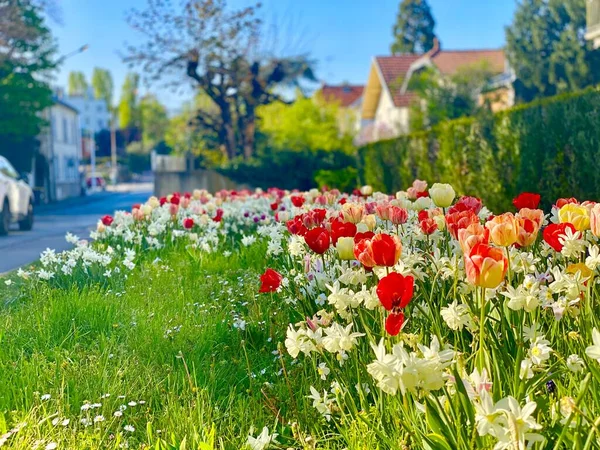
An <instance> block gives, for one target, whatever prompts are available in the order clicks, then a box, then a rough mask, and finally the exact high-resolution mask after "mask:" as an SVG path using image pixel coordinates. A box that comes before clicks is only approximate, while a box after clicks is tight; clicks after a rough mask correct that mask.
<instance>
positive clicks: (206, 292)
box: [0, 245, 335, 449]
mask: <svg viewBox="0 0 600 450" xmlns="http://www.w3.org/2000/svg"><path fill="white" fill-rule="evenodd" d="M263 254H264V248H263V247H262V246H261V245H254V246H252V247H250V248H244V249H243V250H238V251H235V252H234V253H233V254H232V255H231V256H229V257H226V256H224V255H222V254H219V255H211V256H208V255H206V256H204V257H203V258H202V259H201V260H197V259H194V258H193V257H191V256H189V255H187V254H185V253H182V252H172V253H171V254H169V255H166V256H165V255H163V257H162V259H161V260H160V261H157V260H153V261H150V260H147V261H146V262H145V263H142V264H139V265H138V267H136V269H135V270H134V271H133V272H132V274H131V275H130V276H129V278H128V279H127V281H126V285H125V286H124V288H122V289H113V288H112V287H111V286H109V287H108V288H107V287H98V286H96V285H93V284H92V285H90V286H87V287H84V288H83V289H81V288H80V287H78V286H81V285H82V283H81V281H82V280H75V282H74V284H73V286H72V287H71V288H68V289H62V288H51V287H49V286H47V285H42V284H38V285H36V288H34V289H31V290H25V291H24V292H25V293H24V294H22V295H19V292H20V291H19V289H17V286H16V285H17V284H18V283H19V281H18V280H17V279H16V277H14V276H11V277H9V279H13V280H15V283H14V284H13V285H12V286H6V285H5V284H4V282H3V281H2V291H0V292H1V293H0V295H1V296H2V305H3V306H2V309H1V310H0V330H1V331H0V379H1V380H2V383H0V435H1V434H5V433H10V430H11V429H14V428H15V427H17V428H20V427H22V428H20V429H18V431H16V432H15V433H13V434H11V435H10V437H8V438H7V440H6V443H5V444H4V445H8V446H9V447H10V448H22V449H25V448H32V447H35V446H38V447H39V448H45V446H47V445H49V444H51V443H58V444H59V446H60V448H77V449H87V448H89V449H92V448H122V447H125V446H127V445H128V446H129V447H130V448H140V447H141V448H143V447H144V446H150V445H157V444H159V443H161V442H162V445H163V447H164V448H182V447H180V446H181V443H182V442H183V441H184V439H185V441H186V442H187V445H188V446H189V445H191V446H192V448H202V447H200V443H205V444H206V445H208V447H206V448H213V445H214V446H216V447H219V448H231V449H239V448H242V447H243V446H244V443H245V442H246V439H247V435H248V432H249V430H250V428H251V427H252V426H254V427H255V428H258V429H260V428H262V427H263V426H265V425H266V426H269V428H271V429H273V428H275V429H276V428H277V427H278V426H279V425H280V424H287V423H288V422H291V421H292V420H297V418H298V417H304V418H305V419H306V422H304V423H306V424H311V423H313V424H315V426H316V425H317V424H318V423H319V419H317V417H316V415H315V412H314V410H312V408H310V404H309V402H308V400H306V399H304V398H303V397H302V395H296V393H298V392H302V393H304V392H306V391H307V388H306V386H300V385H299V383H301V378H300V377H294V376H292V375H291V374H293V373H295V371H298V370H303V369H302V368H301V367H299V366H297V367H287V368H286V369H287V373H288V377H286V376H284V373H283V370H282V369H283V367H282V360H281V359H280V358H279V356H278V355H277V349H278V342H281V341H282V340H283V339H284V335H283V333H284V332H285V329H286V325H287V323H288V322H289V320H290V319H291V316H290V314H291V310H290V309H288V308H287V306H286V305H285V304H283V303H281V301H280V300H278V299H277V298H276V297H272V296H270V295H262V296H258V294H257V287H258V282H257V280H258V274H259V271H260V270H261V269H262V266H263V264H264V258H263V257H262V255H263ZM83 281H84V283H83V284H84V285H85V284H86V283H85V280H83ZM283 361H284V362H283V364H287V365H289V364H290V362H291V360H290V359H289V357H285V358H284V360H283ZM25 423H26V425H23V424H25ZM309 428H311V427H309ZM286 429H288V430H290V429H294V430H296V431H297V433H296V435H297V436H296V437H299V438H300V439H302V436H303V435H304V436H307V435H308V433H309V431H310V430H299V429H298V428H297V427H295V428H294V427H286ZM289 433H290V432H289V431H288V434H289ZM283 434H284V436H281V437H280V438H279V440H280V441H281V442H282V443H285V442H286V439H287V440H288V441H289V442H292V441H294V442H295V441H296V440H295V439H293V436H291V435H289V436H285V432H283ZM308 441H309V443H310V442H311V440H310V439H309V440H308ZM167 444H168V445H173V447H169V446H168V445H167ZM159 448H160V444H159ZM188 448H189V447H188ZM332 448H335V446H334V447H332Z"/></svg>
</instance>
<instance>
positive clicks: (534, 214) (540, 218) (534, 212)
mask: <svg viewBox="0 0 600 450" xmlns="http://www.w3.org/2000/svg"><path fill="white" fill-rule="evenodd" d="M517 217H522V218H523V219H529V220H531V221H533V222H535V223H537V226H538V228H542V225H543V224H544V211H542V210H541V209H529V208H521V209H520V210H519V212H518V213H517Z"/></svg>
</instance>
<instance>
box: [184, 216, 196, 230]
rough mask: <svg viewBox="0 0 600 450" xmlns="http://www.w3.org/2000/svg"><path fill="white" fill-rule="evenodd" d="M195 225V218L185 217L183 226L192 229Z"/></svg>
mask: <svg viewBox="0 0 600 450" xmlns="http://www.w3.org/2000/svg"><path fill="white" fill-rule="evenodd" d="M193 227H194V219H192V218H191V217H188V218H186V219H183V228H185V229H186V230H191V229H192V228H193Z"/></svg>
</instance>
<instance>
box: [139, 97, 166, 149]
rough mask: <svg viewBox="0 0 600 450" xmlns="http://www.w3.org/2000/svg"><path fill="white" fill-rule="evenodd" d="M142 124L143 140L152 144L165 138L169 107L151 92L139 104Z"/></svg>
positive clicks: (147, 143)
mask: <svg viewBox="0 0 600 450" xmlns="http://www.w3.org/2000/svg"><path fill="white" fill-rule="evenodd" d="M139 109H140V115H141V125H142V141H143V142H144V145H148V146H150V144H151V143H153V142H159V141H162V140H163V139H165V133H166V131H167V127H168V126H169V118H168V117H167V109H166V108H165V107H164V106H163V105H162V104H161V103H160V102H159V101H158V99H157V98H156V97H155V96H154V95H151V94H148V95H145V96H144V97H143V98H142V100H141V101H140V105H139Z"/></svg>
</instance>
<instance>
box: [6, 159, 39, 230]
mask: <svg viewBox="0 0 600 450" xmlns="http://www.w3.org/2000/svg"><path fill="white" fill-rule="evenodd" d="M26 180H27V176H26V175H19V174H18V173H17V171H16V170H15V168H14V167H13V166H12V165H11V164H10V163H9V162H8V160H7V159H6V158H4V157H2V156H0V235H4V234H7V233H8V229H9V227H10V224H11V223H12V222H18V223H19V229H21V230H23V231H28V230H31V229H32V228H33V200H34V198H33V190H32V189H31V187H29V185H28V184H27V182H26Z"/></svg>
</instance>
